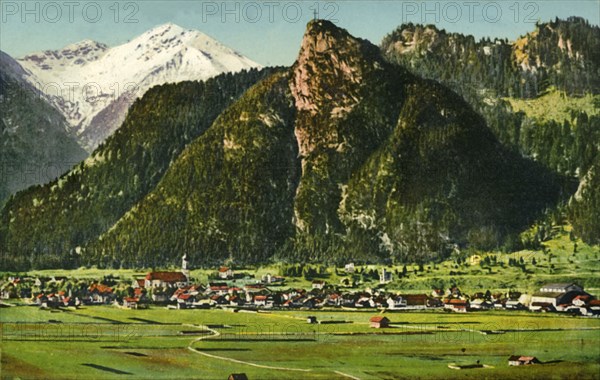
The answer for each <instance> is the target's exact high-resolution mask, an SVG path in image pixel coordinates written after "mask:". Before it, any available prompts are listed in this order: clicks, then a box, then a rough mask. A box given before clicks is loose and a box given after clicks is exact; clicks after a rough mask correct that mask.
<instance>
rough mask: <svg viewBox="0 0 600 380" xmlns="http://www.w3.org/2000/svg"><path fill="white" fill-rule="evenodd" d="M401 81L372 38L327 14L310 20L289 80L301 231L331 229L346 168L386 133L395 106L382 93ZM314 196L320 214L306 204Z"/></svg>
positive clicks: (297, 217)
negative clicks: (297, 154)
mask: <svg viewBox="0 0 600 380" xmlns="http://www.w3.org/2000/svg"><path fill="white" fill-rule="evenodd" d="M398 84H399V76H397V75H392V70H390V69H389V67H388V65H387V64H386V63H385V62H384V60H383V58H382V57H381V55H380V52H379V49H377V48H376V47H375V46H374V45H372V44H371V43H369V42H368V41H365V40H361V39H357V38H354V37H352V36H351V35H350V34H348V32H346V31H345V30H343V29H340V28H337V27H336V26H335V25H333V24H332V23H330V22H329V21H324V20H317V21H311V22H310V23H309V24H308V27H307V30H306V33H305V35H304V38H303V40H302V45H301V47H300V53H299V55H298V60H297V61H296V63H295V64H294V66H293V68H292V78H291V80H290V88H291V90H292V95H293V97H294V99H295V104H296V109H297V111H298V116H297V120H296V125H295V134H296V139H297V141H298V148H299V152H300V156H301V158H302V173H303V177H302V181H301V182H300V185H299V188H298V196H297V201H296V208H295V210H296V213H295V221H296V225H297V227H299V228H300V229H301V230H303V231H307V232H308V231H313V232H314V231H315V230H322V231H329V230H331V229H332V228H333V229H335V228H336V226H338V225H339V221H338V220H337V217H336V216H335V208H332V205H333V204H336V203H338V200H339V197H340V196H341V184H342V183H343V182H344V181H345V180H347V178H348V176H349V175H350V173H351V171H352V170H354V169H355V168H356V166H357V165H359V164H360V163H361V162H362V161H363V160H364V158H365V157H366V155H367V154H368V153H369V152H370V151H371V150H372V149H373V148H374V147H375V146H376V145H377V144H378V143H379V142H380V141H381V139H382V138H383V137H384V136H385V135H387V133H389V131H390V128H391V124H392V123H391V119H388V117H390V116H391V117H393V115H394V111H393V110H390V109H387V108H388V106H389V105H390V100H389V99H386V97H388V96H387V95H389V94H390V93H396V95H397V89H398V88H399V86H397V85H398ZM367 96H372V97H373V98H372V99H365V97H367ZM395 98H396V99H393V100H392V102H393V103H397V101H398V100H399V99H398V98H399V97H398V96H396V97H395ZM392 108H395V106H392ZM388 111H391V112H388ZM367 114H370V116H368V115H367ZM369 119H370V120H369ZM314 203H317V204H319V205H320V206H322V207H317V210H318V211H317V214H315V213H314V211H315V210H314V209H313V208H312V207H311V209H312V210H311V211H309V210H307V208H306V205H307V204H314Z"/></svg>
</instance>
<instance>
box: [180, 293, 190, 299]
mask: <svg viewBox="0 0 600 380" xmlns="http://www.w3.org/2000/svg"><path fill="white" fill-rule="evenodd" d="M191 296H192V295H191V294H181V295H179V297H177V298H179V299H180V300H187V299H189V298H190V297H191Z"/></svg>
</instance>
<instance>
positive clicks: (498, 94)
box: [381, 17, 600, 242]
mask: <svg viewBox="0 0 600 380" xmlns="http://www.w3.org/2000/svg"><path fill="white" fill-rule="evenodd" d="M381 48H382V51H384V53H385V56H386V58H387V59H388V60H390V61H392V62H395V63H399V64H401V65H404V66H406V67H407V68H409V69H410V70H411V71H413V72H414V73H416V74H418V75H422V76H424V77H427V78H432V79H435V80H438V81H439V82H440V83H443V84H445V85H447V86H449V87H450V88H452V89H453V90H455V91H457V92H458V93H459V94H461V95H462V96H463V97H464V98H465V99H466V100H467V101H468V102H469V104H470V105H471V106H472V107H473V108H474V109H475V110H476V111H477V112H478V113H480V114H481V115H483V116H484V118H485V120H486V122H487V124H488V125H489V127H490V128H491V129H492V130H493V131H494V133H495V135H496V136H497V137H498V139H499V140H500V141H501V142H502V143H503V144H504V145H505V146H507V147H509V148H511V149H513V150H514V151H516V152H519V153H520V154H521V155H523V156H525V157H529V158H531V159H533V160H535V161H537V162H539V163H541V164H542V165H544V166H545V167H546V168H548V169H550V170H552V171H553V172H555V173H557V174H560V175H564V176H565V177H566V178H570V179H572V181H573V182H578V181H579V180H581V179H582V178H583V176H585V175H586V173H588V172H589V170H590V168H591V166H592V163H593V162H594V160H595V158H596V157H597V156H598V151H599V149H600V95H598V92H599V89H600V82H599V81H600V75H599V74H600V72H599V70H600V53H598V52H599V51H600V28H599V27H597V26H592V25H590V24H589V23H588V22H587V21H585V20H583V19H581V18H576V17H573V18H569V19H567V20H558V19H557V20H555V21H554V22H548V23H538V24H537V25H536V28H535V30H534V31H532V32H531V33H528V34H527V35H525V36H522V37H521V38H519V39H518V40H517V41H515V42H514V43H509V42H508V41H507V40H499V39H496V40H493V41H491V40H489V39H482V40H480V41H475V39H474V38H473V37H472V36H465V35H461V34H457V33H447V32H445V31H444V30H438V29H437V28H436V27H434V26H431V25H428V26H420V25H412V24H408V25H402V26H401V27H399V28H398V29H397V30H396V31H394V32H393V33H391V34H389V35H388V36H386V37H385V38H384V40H383V42H382V44H381ZM583 209H585V208H583ZM583 209H582V210H580V212H579V213H571V214H570V215H571V219H572V220H571V221H572V222H573V223H574V224H575V226H576V228H575V230H576V232H577V233H579V234H580V235H582V236H585V239H586V241H588V242H591V241H592V240H589V238H590V237H591V235H590V233H589V232H588V233H585V232H584V230H588V231H589V230H593V228H592V226H591V225H589V224H588V225H587V227H584V225H586V223H585V222H583V220H582V219H581V218H583V219H585V220H594V219H600V214H597V213H596V214H594V213H592V210H593V209H594V208H593V207H589V208H587V212H588V213H589V214H588V215H587V216H586V217H584V216H583V214H582V212H583ZM576 215H577V216H576ZM573 218H578V219H580V222H575V221H574V220H573ZM582 228H583V229H582ZM595 235H596V236H597V238H600V230H598V232H596V233H595Z"/></svg>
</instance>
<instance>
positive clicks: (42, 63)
mask: <svg viewBox="0 0 600 380" xmlns="http://www.w3.org/2000/svg"><path fill="white" fill-rule="evenodd" d="M19 62H20V63H21V64H22V65H23V67H25V69H26V70H28V71H30V72H31V74H32V75H31V76H30V77H29V81H30V82H31V83H32V84H34V85H36V86H38V88H41V89H44V90H45V91H46V95H47V96H48V98H49V99H50V101H51V102H52V104H53V105H54V106H55V107H56V108H57V109H59V110H60V111H61V112H62V113H63V115H64V116H65V117H66V119H67V121H68V122H69V123H70V125H71V126H72V127H73V128H74V129H75V131H76V133H77V136H78V137H79V139H80V142H81V145H82V146H84V147H85V148H86V149H88V150H89V151H92V150H93V149H94V148H96V147H97V146H98V145H99V144H100V143H101V142H102V141H104V139H106V137H108V136H110V135H111V134H112V133H113V132H114V131H115V130H116V129H117V128H118V127H119V126H120V125H121V123H122V122H123V120H124V119H125V115H126V112H127V109H128V108H129V106H130V105H131V104H132V103H133V102H134V100H135V99H136V98H139V97H141V96H142V95H143V94H144V93H145V92H146V91H147V90H148V89H150V88H151V87H153V86H156V85H160V84H165V83H176V82H182V81H186V80H204V79H208V78H211V77H213V76H215V75H218V74H221V73H224V72H238V71H240V70H242V69H250V68H253V67H254V68H256V67H259V66H260V65H258V64H257V63H255V62H253V61H251V60H250V59H248V58H246V57H243V56H242V55H240V54H239V53H237V52H235V51H234V50H232V49H230V48H228V47H226V46H223V45H222V44H220V43H219V42H218V41H216V40H214V39H213V38H211V37H209V36H207V35H205V34H203V33H201V32H199V31H196V30H184V29H183V28H181V27H179V26H177V25H174V24H165V25H161V26H158V27H156V28H154V29H152V30H149V31H148V32H146V33H144V34H142V35H140V36H139V37H137V38H135V39H133V40H131V41H130V42H127V43H125V44H123V45H120V46H116V47H112V48H109V47H107V46H106V45H104V44H101V43H98V42H95V41H90V40H85V41H81V42H79V43H76V44H72V45H69V46H66V47H65V48H63V49H61V50H58V51H44V52H41V53H34V54H29V55H27V56H25V57H24V58H22V59H20V60H19ZM57 86H58V89H59V90H60V94H57Z"/></svg>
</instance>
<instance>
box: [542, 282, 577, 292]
mask: <svg viewBox="0 0 600 380" xmlns="http://www.w3.org/2000/svg"><path fill="white" fill-rule="evenodd" d="M573 291H575V292H581V291H583V288H582V287H581V286H579V285H577V284H574V283H554V284H545V285H544V286H542V287H541V288H540V293H567V292H573Z"/></svg>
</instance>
